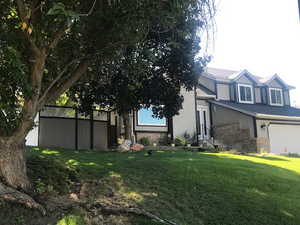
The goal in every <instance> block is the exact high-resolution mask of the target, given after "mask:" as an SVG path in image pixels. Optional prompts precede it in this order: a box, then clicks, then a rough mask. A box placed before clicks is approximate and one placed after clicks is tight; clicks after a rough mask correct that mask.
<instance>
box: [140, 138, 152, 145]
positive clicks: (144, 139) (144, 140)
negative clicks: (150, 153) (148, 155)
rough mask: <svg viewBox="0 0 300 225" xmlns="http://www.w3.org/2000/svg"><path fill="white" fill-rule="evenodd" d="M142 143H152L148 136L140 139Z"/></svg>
mask: <svg viewBox="0 0 300 225" xmlns="http://www.w3.org/2000/svg"><path fill="white" fill-rule="evenodd" d="M140 144H142V145H144V146H149V145H150V140H149V138H148V137H142V138H141V139H140Z"/></svg>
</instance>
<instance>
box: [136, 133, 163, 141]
mask: <svg viewBox="0 0 300 225" xmlns="http://www.w3.org/2000/svg"><path fill="white" fill-rule="evenodd" d="M142 137H147V138H149V140H150V143H151V144H153V143H157V144H159V143H160V144H166V143H164V142H166V141H167V137H168V134H167V133H158V132H151V133H150V132H136V139H137V142H139V140H140V139H141V138H142Z"/></svg>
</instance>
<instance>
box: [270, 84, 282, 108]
mask: <svg viewBox="0 0 300 225" xmlns="http://www.w3.org/2000/svg"><path fill="white" fill-rule="evenodd" d="M269 95H270V105H278V106H282V105H283V100H282V90H281V89H279V88H269Z"/></svg>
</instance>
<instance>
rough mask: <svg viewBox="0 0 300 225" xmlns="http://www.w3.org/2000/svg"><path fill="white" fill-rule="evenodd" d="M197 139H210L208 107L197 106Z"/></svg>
mask: <svg viewBox="0 0 300 225" xmlns="http://www.w3.org/2000/svg"><path fill="white" fill-rule="evenodd" d="M197 114H198V118H199V119H198V123H199V126H198V137H199V140H207V139H209V138H210V118H209V107H207V106H201V107H200V106H198V111H197Z"/></svg>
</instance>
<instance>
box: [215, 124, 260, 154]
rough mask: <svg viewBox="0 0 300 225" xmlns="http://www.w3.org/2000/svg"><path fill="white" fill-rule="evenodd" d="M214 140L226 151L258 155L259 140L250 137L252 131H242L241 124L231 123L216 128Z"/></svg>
mask: <svg viewBox="0 0 300 225" xmlns="http://www.w3.org/2000/svg"><path fill="white" fill-rule="evenodd" d="M213 132H214V138H215V140H217V141H218V142H220V143H221V144H222V145H224V147H225V148H226V149H235V150H238V151H239V152H245V153H250V152H252V153H254V152H255V153H257V152H258V151H257V149H258V148H257V140H256V138H252V137H251V135H250V129H241V128H240V125H239V123H229V124H223V125H219V126H215V127H214V131H213Z"/></svg>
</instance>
